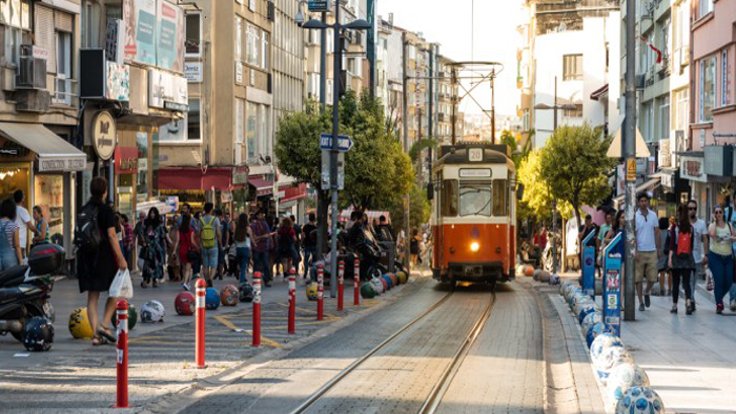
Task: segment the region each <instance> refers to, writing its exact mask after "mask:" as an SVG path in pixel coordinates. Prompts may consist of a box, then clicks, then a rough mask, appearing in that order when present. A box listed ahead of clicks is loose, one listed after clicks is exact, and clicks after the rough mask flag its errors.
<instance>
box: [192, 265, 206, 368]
mask: <svg viewBox="0 0 736 414" xmlns="http://www.w3.org/2000/svg"><path fill="white" fill-rule="evenodd" d="M196 286H197V291H196V293H197V299H196V304H197V320H196V322H195V326H196V332H195V339H194V362H195V364H197V368H206V365H205V364H204V325H205V318H206V316H205V306H204V304H205V299H204V298H205V294H206V293H207V282H205V281H204V279H197V285H196Z"/></svg>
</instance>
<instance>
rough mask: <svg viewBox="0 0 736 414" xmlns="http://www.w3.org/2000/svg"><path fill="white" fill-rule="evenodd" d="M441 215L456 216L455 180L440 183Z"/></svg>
mask: <svg viewBox="0 0 736 414" xmlns="http://www.w3.org/2000/svg"><path fill="white" fill-rule="evenodd" d="M442 215H443V216H446V217H447V216H449V217H454V216H457V180H444V181H442Z"/></svg>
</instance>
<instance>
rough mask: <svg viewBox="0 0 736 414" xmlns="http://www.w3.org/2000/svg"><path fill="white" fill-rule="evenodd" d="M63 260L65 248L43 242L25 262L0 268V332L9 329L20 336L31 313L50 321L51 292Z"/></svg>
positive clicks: (8, 330) (51, 313) (53, 317)
mask: <svg viewBox="0 0 736 414" xmlns="http://www.w3.org/2000/svg"><path fill="white" fill-rule="evenodd" d="M63 264H64V249H63V248H62V247H61V246H59V245H56V244H51V243H47V244H42V245H38V246H35V247H33V248H32V249H31V252H30V254H29V256H28V265H19V266H14V267H11V268H9V269H6V270H4V271H2V272H0V335H7V334H8V333H10V334H11V335H13V337H14V338H15V339H17V340H18V341H22V340H23V331H24V329H25V324H26V322H27V321H28V320H30V319H31V318H32V317H34V316H43V317H46V318H47V319H48V320H49V321H51V322H53V321H54V319H55V313H54V308H53V306H52V305H51V302H50V301H49V299H50V293H51V291H52V290H53V287H54V283H56V282H57V281H59V280H61V279H63V278H64V276H56V275H57V274H58V273H59V272H60V270H61V268H62V267H63Z"/></svg>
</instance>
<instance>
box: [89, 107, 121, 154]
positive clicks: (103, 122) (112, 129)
mask: <svg viewBox="0 0 736 414" xmlns="http://www.w3.org/2000/svg"><path fill="white" fill-rule="evenodd" d="M116 137H117V127H116V125H115V119H114V118H113V117H112V115H110V113H109V112H107V111H102V112H99V113H98V114H97V115H96V116H95V117H94V120H93V121H92V142H93V145H94V147H95V152H96V153H97V156H98V157H100V159H101V160H103V161H104V160H109V159H110V158H111V157H112V155H113V152H114V151H115V140H116Z"/></svg>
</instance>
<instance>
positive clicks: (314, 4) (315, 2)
mask: <svg viewBox="0 0 736 414" xmlns="http://www.w3.org/2000/svg"><path fill="white" fill-rule="evenodd" d="M330 3H332V2H331V1H330V0H309V1H307V8H309V11H310V12H328V11H330Z"/></svg>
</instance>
